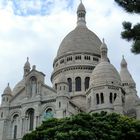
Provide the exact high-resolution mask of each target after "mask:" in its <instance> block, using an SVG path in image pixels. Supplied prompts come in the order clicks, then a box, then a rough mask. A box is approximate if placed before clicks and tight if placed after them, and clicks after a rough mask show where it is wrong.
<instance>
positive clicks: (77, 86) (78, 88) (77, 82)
mask: <svg viewBox="0 0 140 140" xmlns="http://www.w3.org/2000/svg"><path fill="white" fill-rule="evenodd" d="M75 91H81V78H80V77H76V78H75Z"/></svg>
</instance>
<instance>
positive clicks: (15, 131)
mask: <svg viewBox="0 0 140 140" xmlns="http://www.w3.org/2000/svg"><path fill="white" fill-rule="evenodd" d="M14 139H17V125H15V126H14Z"/></svg>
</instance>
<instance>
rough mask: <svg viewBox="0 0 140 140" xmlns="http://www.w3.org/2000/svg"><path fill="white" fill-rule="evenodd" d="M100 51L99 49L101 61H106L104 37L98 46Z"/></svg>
mask: <svg viewBox="0 0 140 140" xmlns="http://www.w3.org/2000/svg"><path fill="white" fill-rule="evenodd" d="M100 51H101V61H108V57H107V51H108V49H107V45H106V44H105V41H104V38H103V43H102V45H101V47H100Z"/></svg>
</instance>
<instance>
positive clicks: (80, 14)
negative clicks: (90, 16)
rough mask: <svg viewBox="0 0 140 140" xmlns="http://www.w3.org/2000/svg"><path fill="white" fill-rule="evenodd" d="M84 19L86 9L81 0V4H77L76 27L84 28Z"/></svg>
mask: <svg viewBox="0 0 140 140" xmlns="http://www.w3.org/2000/svg"><path fill="white" fill-rule="evenodd" d="M85 18H86V9H85V6H84V5H83V3H82V0H81V3H80V4H79V6H78V8H77V25H78V26H86V20H85Z"/></svg>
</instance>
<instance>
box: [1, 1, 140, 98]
mask: <svg viewBox="0 0 140 140" xmlns="http://www.w3.org/2000/svg"><path fill="white" fill-rule="evenodd" d="M79 1H80V0H0V94H2V93H3V90H4V88H5V87H6V86H7V83H8V82H9V83H10V86H11V88H12V89H13V88H14V86H15V85H16V83H17V82H18V81H20V80H21V79H22V78H23V66H24V63H25V62H26V58H27V57H29V59H30V63H31V65H36V66H37V70H39V71H42V72H43V73H44V74H46V79H45V80H46V83H47V84H48V85H50V86H51V82H50V76H51V73H52V71H53V68H52V63H53V60H54V58H55V56H56V54H57V50H58V47H59V45H60V43H61V41H62V39H63V38H64V37H65V36H66V35H67V34H68V33H69V32H70V31H71V30H73V29H74V28H75V26H76V20H77V17H76V10H77V6H78V4H79ZM83 3H84V5H85V7H86V10H87V15H86V21H87V26H88V28H89V29H90V30H92V31H93V32H94V33H96V34H97V35H98V36H99V38H100V39H102V38H105V41H106V44H107V46H108V50H109V52H108V55H109V58H110V61H111V63H112V64H113V65H114V66H115V67H116V68H117V70H118V71H120V61H121V59H122V55H124V56H125V58H126V60H127V62H128V68H129V71H130V72H131V74H132V76H133V78H134V80H135V81H136V84H137V91H138V93H139V95H140V62H139V61H140V55H134V54H132V53H131V52H130V46H131V42H130V43H128V42H127V41H125V40H122V39H121V37H120V32H121V31H122V22H123V21H124V20H126V21H132V22H133V23H137V22H138V21H140V16H139V15H129V14H127V13H126V12H124V11H123V10H122V9H121V8H120V7H118V5H117V4H116V3H114V0H83Z"/></svg>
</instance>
